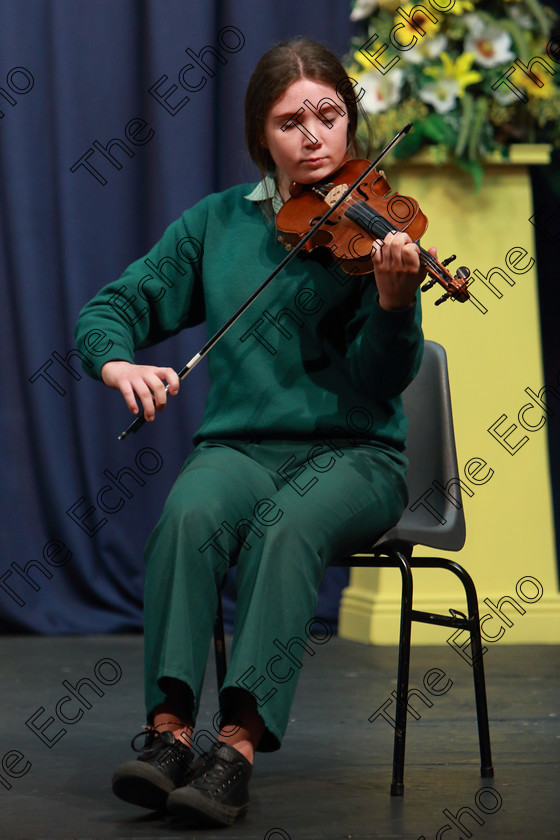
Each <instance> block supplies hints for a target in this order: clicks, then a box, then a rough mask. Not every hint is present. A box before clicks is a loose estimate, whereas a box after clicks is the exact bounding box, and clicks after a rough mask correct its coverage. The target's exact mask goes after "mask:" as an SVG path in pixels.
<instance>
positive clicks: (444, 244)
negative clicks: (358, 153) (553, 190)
mask: <svg viewBox="0 0 560 840" xmlns="http://www.w3.org/2000/svg"><path fill="white" fill-rule="evenodd" d="M531 162H532V161H531ZM387 176H388V179H389V183H390V184H391V187H392V188H393V189H397V190H398V191H399V192H400V193H402V194H404V195H411V196H413V197H415V198H416V199H417V200H418V201H419V203H420V206H421V208H422V210H423V211H424V212H425V213H426V215H427V216H428V218H429V228H428V231H427V233H426V234H425V236H424V237H423V240H422V245H423V246H424V247H425V248H428V247H430V246H432V245H435V246H436V247H437V248H438V256H439V259H440V260H442V259H445V258H446V257H448V256H449V255H450V254H451V253H455V254H457V260H456V262H454V263H453V264H452V265H451V266H450V269H453V268H454V267H455V266H459V265H466V266H468V267H469V268H470V270H471V274H472V276H473V278H474V279H473V282H472V287H471V290H472V295H473V302H467V303H463V304H461V303H456V302H454V301H447V302H445V303H444V304H442V305H441V306H438V307H435V306H434V300H435V299H436V298H438V297H439V296H440V294H441V293H442V290H441V289H440V287H439V286H437V287H434V288H433V289H431V290H430V291H429V292H427V293H426V294H424V295H423V311H424V331H425V335H426V337H427V338H430V339H433V340H434V341H438V342H439V343H441V344H442V345H443V346H444V347H445V348H446V350H447V354H448V362H449V371H450V380H451V394H452V402H453V412H454V421H455V433H456V439H457V450H458V462H459V476H458V477H459V478H460V479H461V481H462V482H463V504H464V508H465V516H466V521H467V541H466V544H465V547H464V548H463V550H462V551H461V552H460V553H458V554H455V555H451V556H454V557H455V559H457V560H458V562H460V563H461V564H462V565H463V566H465V568H466V569H467V570H468V571H469V572H470V574H471V575H472V577H473V579H474V581H475V584H476V586H477V589H478V594H479V604H480V608H481V615H484V614H486V613H488V614H489V615H490V616H493V618H492V620H491V619H488V620H487V622H486V624H485V630H486V635H487V639H488V641H487V642H486V643H487V644H488V645H489V646H491V644H495V643H496V642H498V643H500V644H508V643H509V644H526V643H558V642H560V595H559V591H558V576H557V566H556V557H555V548H554V525H553V512H552V501H551V498H552V497H551V489H550V477H549V461H548V449H547V430H546V427H547V424H548V423H549V422H552V423H560V420H558V408H559V406H558V405H557V402H556V399H554V398H553V399H552V400H551V401H550V405H549V410H554V411H555V412H556V416H552V417H551V416H547V413H546V410H545V409H544V408H543V407H542V406H541V405H540V404H539V403H540V401H542V400H543V397H542V396H540V397H539V392H540V391H541V389H542V388H543V386H544V385H545V384H546V385H548V386H552V387H554V388H555V389H556V390H557V391H560V359H559V360H558V375H557V376H558V378H557V380H556V381H554V382H552V381H550V382H547V383H545V381H544V378H543V377H544V375H543V366H542V359H541V338H540V325H539V309H538V294H537V271H536V264H535V245H534V236H533V233H534V227H533V225H532V224H531V223H530V221H529V219H530V217H531V216H532V215H533V209H532V198H531V189H530V181H529V174H528V170H527V167H526V166H524V165H520V164H517V165H512V164H504V165H498V164H496V165H493V164H492V165H490V166H488V168H487V171H486V174H485V177H484V183H483V187H482V190H481V191H480V192H479V193H474V191H473V187H472V182H471V180H470V178H469V177H468V176H466V175H463V174H462V173H460V172H458V171H457V170H456V169H455V168H452V167H447V166H446V167H434V166H431V165H428V164H426V165H416V166H407V167H402V166H401V167H400V170H399V172H398V173H397V172H396V170H395V172H394V173H393V171H391V170H390V169H389V167H387ZM474 298H476V300H475V299H474ZM526 389H531V391H532V394H533V395H530V394H528V393H526ZM544 399H545V401H546V398H544ZM510 427H511V431H509V432H508V430H509V429H510ZM492 428H493V433H490V432H489V431H488V430H489V429H492ZM472 459H479V460H480V464H479V472H477V473H475V472H474V471H473V468H472V466H471V467H470V468H467V469H466V470H465V467H466V465H467V464H471V465H472V464H474V462H473V460H472ZM483 462H485V464H486V466H483ZM473 477H474V479H473ZM429 486H430V485H429V484H428V485H427V487H426V489H428V487H429ZM434 492H437V491H434ZM412 502H414V499H411V500H410V503H412ZM415 553H416V554H418V555H421V554H423V553H425V554H431V555H432V556H438V555H439V556H450V555H449V554H447V555H446V554H445V553H442V552H437V551H435V550H432V549H424V548H423V547H422V546H418V547H417V549H416V552H415ZM531 579H533V581H532V580H531ZM534 581H536V583H535V582H534ZM541 593H542V594H541ZM504 595H507V596H510V600H509V601H508V602H507V603H506V602H503V604H502V608H503V613H505V614H506V619H504V617H503V614H502V616H501V617H500V616H498V615H496V614H495V613H493V611H492V609H491V607H490V606H489V604H487V603H485V600H486V599H487V600H489V601H490V602H492V604H493V605H497V606H499V605H498V601H499V600H500V598H502V596H504ZM414 603H415V608H416V609H419V610H427V611H429V610H432V611H434V610H435V611H438V612H443V613H447V611H448V609H449V608H450V607H452V608H455V609H461V610H464V606H463V605H464V600H463V598H462V595H461V587H460V584H458V583H455V581H454V577H453V576H452V575H450V574H449V573H444V572H441V571H431V570H418V571H416V572H415V598H414ZM399 616H400V573H399V572H398V571H396V570H394V569H380V570H377V569H356V570H353V571H352V572H351V579H350V585H349V586H348V587H347V588H346V589H345V590H344V593H343V597H342V601H341V607H340V616H339V620H340V628H339V633H340V635H341V636H343V637H344V638H349V639H355V640H357V641H363V642H370V643H375V644H396V643H397V639H398V626H399ZM508 618H509V622H508V620H507V619H508ZM500 628H502V630H501V629H500ZM413 633H414V641H415V643H417V644H441V643H442V640H444V639H445V638H446V637H448V636H449V635H450V632H449V631H446V630H444V629H442V628H437V627H429V626H427V625H422V624H415V625H414V631H413ZM491 636H497V637H498V638H497V639H496V641H494V642H491V641H490V638H489V637H491ZM464 638H466V636H465V637H464ZM459 641H462V639H459V638H458V639H457V642H459Z"/></svg>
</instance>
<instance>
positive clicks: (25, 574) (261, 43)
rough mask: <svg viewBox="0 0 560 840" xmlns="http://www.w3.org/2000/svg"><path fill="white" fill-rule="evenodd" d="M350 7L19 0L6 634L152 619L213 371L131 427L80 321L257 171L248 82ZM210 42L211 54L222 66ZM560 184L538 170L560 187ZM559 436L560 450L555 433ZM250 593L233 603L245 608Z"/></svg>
mask: <svg viewBox="0 0 560 840" xmlns="http://www.w3.org/2000/svg"><path fill="white" fill-rule="evenodd" d="M348 5H349V4H348V3H347V2H345V0H342V1H339V0H306V2H304V3H302V2H291V0H289V1H288V2H287V1H286V0H285V1H284V2H281V3H279V2H277V1H276V0H50V1H49V0H3V2H2V4H0V112H1V113H0V214H1V215H0V249H1V250H0V279H1V284H2V291H1V294H2V329H1V333H0V334H1V347H0V350H1V353H2V356H1V359H2V366H1V367H2V406H3V407H2V411H1V415H0V422H1V424H2V425H1V442H2V453H1V466H2V482H1V487H2V505H1V517H2V537H1V541H0V545H1V547H2V553H1V561H0V630H2V631H4V632H7V631H11V632H22V633H25V632H33V633H44V634H71V633H113V632H123V631H137V630H140V628H141V626H142V612H141V611H142V595H143V572H144V564H143V545H144V542H145V540H146V538H147V536H148V534H149V532H150V530H151V528H152V526H153V525H154V523H155V522H156V520H157V518H158V515H159V512H160V510H161V507H162V504H163V501H164V499H165V497H166V495H167V492H168V490H169V488H170V487H171V484H172V483H173V481H174V479H175V476H176V474H177V472H178V469H179V467H180V465H181V464H182V462H183V460H184V458H185V457H186V455H187V454H188V453H189V451H190V450H191V448H192V443H191V439H192V435H193V433H194V431H195V430H196V428H197V427H198V423H199V420H200V417H201V414H202V409H203V404H204V398H205V393H206V388H207V380H206V376H205V370H204V368H203V365H200V366H199V367H198V368H197V369H196V371H195V372H193V374H192V375H191V376H189V378H188V380H186V382H185V383H184V384H183V388H182V393H181V396H180V397H179V398H178V399H175V400H173V404H172V406H171V407H170V409H169V410H168V411H166V412H164V413H163V414H162V415H159V416H158V418H157V422H156V423H155V424H154V425H152V426H149V427H145V428H144V429H142V430H141V432H140V433H139V434H138V435H136V436H130V437H129V438H127V439H126V441H124V442H118V441H117V439H116V436H117V434H118V433H119V432H120V431H121V430H122V429H123V428H124V427H125V426H127V425H128V423H129V421H130V415H129V414H128V412H127V410H126V408H125V406H124V403H123V401H122V399H121V397H120V395H118V394H117V393H116V392H113V391H109V390H108V389H106V388H104V387H103V386H102V385H100V384H98V383H95V382H94V381H93V380H91V379H90V378H88V377H86V376H85V375H84V374H83V372H82V369H81V366H80V363H79V358H78V357H77V355H76V352H75V351H74V340H73V329H74V324H75V320H76V316H77V314H78V312H79V310H80V308H81V307H82V305H83V304H84V303H85V302H86V301H87V300H88V299H89V298H91V297H92V296H93V295H94V294H95V292H96V291H97V290H98V289H99V288H100V287H101V286H102V285H104V284H105V283H107V282H109V281H110V280H112V279H113V278H116V277H118V276H119V275H120V273H121V272H122V271H123V269H124V268H125V267H126V266H127V265H128V264H129V263H130V262H132V261H133V260H134V259H136V258H138V257H139V256H142V255H143V254H145V253H146V251H147V250H148V249H149V248H150V246H151V245H152V244H153V243H154V242H155V241H156V240H157V239H158V238H159V237H160V236H161V234H162V232H163V230H164V229H165V227H166V225H167V224H169V223H170V222H171V221H173V220H174V219H175V218H177V217H178V216H179V215H180V214H181V212H182V211H183V210H184V209H185V208H186V207H188V206H190V205H192V204H193V203H195V202H196V201H198V200H199V199H200V198H202V197H203V196H205V195H206V194H208V193H209V192H212V191H216V190H222V189H225V188H227V187H229V186H231V185H233V184H235V183H238V182H244V181H251V180H254V179H255V178H256V171H255V169H254V168H253V166H252V165H251V164H250V161H249V158H248V156H247V154H246V152H245V151H244V143H243V96H244V91H245V87H246V84H247V81H248V79H249V76H250V74H251V71H252V69H253V67H254V65H255V63H256V61H257V60H258V58H259V57H260V55H261V54H262V53H263V52H264V51H265V50H266V49H268V48H269V47H270V46H272V45H273V44H274V43H276V42H278V41H280V40H283V39H285V38H287V37H292V36H296V35H308V36H311V37H314V38H316V39H318V40H321V41H323V42H325V43H327V44H328V45H329V46H330V47H331V48H332V49H333V50H335V51H336V52H337V53H338V54H340V55H342V54H344V53H345V52H346V50H347V48H348V44H349V39H350V35H351V34H352V33H353V32H354V31H355V28H354V27H353V25H351V24H350V21H349V18H348V14H349V8H348ZM205 47H213V48H218V49H220V52H221V53H222V55H223V56H225V63H224V64H220V63H217V64H216V63H215V62H214V60H213V59H212V56H210V55H208V54H207V55H206V56H204V55H202V54H201V50H203V48H205ZM187 50H188V51H189V52H186V51H187ZM196 56H201V60H203V61H206V62H207V63H208V65H209V66H210V68H211V69H210V70H209V71H204V72H203V70H202V69H201V68H200V66H199V64H198V60H197V58H196ZM189 62H190V63H193V64H194V65H195V68H198V72H197V70H196V69H192V70H190V71H188V73H187V71H185V75H184V76H183V80H186V81H187V84H188V85H190V87H191V88H195V87H196V86H197V84H198V80H199V79H201V82H200V89H198V90H193V89H191V90H190V91H187V90H186V89H185V88H184V87H182V86H181V85H180V81H179V72H180V71H181V68H184V67H185V64H187V63H189ZM214 68H215V70H214ZM202 77H204V78H205V81H204V83H202ZM539 177H540V176H539ZM550 184H551V181H550V180H547V179H543V178H542V177H540V180H539V181H538V183H537V184H536V186H537V188H538V189H539V190H540V191H541V194H542V195H543V196H544V198H545V199H547V200H548V199H550V197H551V196H553V194H552V193H547V190H550V188H551V187H550ZM553 197H554V196H553ZM555 201H556V202H557V201H558V199H557V197H556V198H555ZM539 236H540V235H539ZM540 238H541V240H542V241H541V242H540V245H539V247H540V248H541V251H540V252H539V254H540V259H539V266H540V267H542V270H543V272H544V271H549V272H550V268H549V266H552V265H554V263H555V250H554V249H555V248H556V244H557V243H556V244H554V245H551V244H550V242H549V241H548V240H546V241H545V237H544V236H542V237H540ZM547 249H548V250H547ZM547 279H548V280H549V282H548V283H547V285H546V291H543V292H542V294H543V295H545V297H544V298H543V304H542V306H543V313H548V314H547V315H546V318H545V320H544V335H545V359H546V360H547V368H548V369H549V370H550V371H552V372H555V371H556V368H557V361H558V358H559V354H558V339H557V335H558V330H557V326H556V324H557V318H558V315H557V312H558V309H557V308H556V309H555V308H554V305H553V304H554V303H555V302H557V299H558V292H557V291H556V289H557V282H556V277H555V275H554V276H553V275H552V274H551V273H549V274H548V275H547ZM547 295H548V297H547ZM554 295H555V296H556V300H554V297H553V296H554ZM552 317H554V322H553V321H552ZM204 340H205V336H204V332H203V330H202V329H193V330H190V331H188V332H186V333H183V334H182V335H181V336H178V337H176V338H174V339H171V340H169V341H168V342H166V343H164V344H161V345H158V346H157V347H156V348H152V349H151V350H149V351H144V352H143V353H141V354H139V357H138V358H139V360H145V361H146V362H150V363H156V364H163V365H171V366H173V367H175V368H176V369H178V368H180V367H182V366H183V364H184V363H185V361H186V360H187V359H189V358H190V357H191V356H192V355H193V354H194V353H195V352H196V351H197V350H198V349H199V348H200V346H201V345H202V344H203V342H204ZM546 342H549V345H547V344H546ZM547 346H549V347H550V348H551V352H548V353H547V349H546V348H547ZM554 359H555V360H556V367H555V363H554ZM232 376H235V371H234V370H232ZM547 381H549V379H548V378H547ZM550 381H552V376H551V377H550ZM551 447H552V457H553V459H554V463H556V464H558V463H559V462H560V451H559V449H558V446H557V444H556V443H555V442H554V441H553V440H552V439H551ZM123 471H124V472H123ZM553 473H555V474H556V475H557V474H558V473H557V471H555V470H553ZM116 481H120V482H121V483H122V485H124V486H125V487H126V493H124V494H123V505H122V507H121V508H120V510H118V511H116V512H115V513H113V514H106V513H103V512H102V511H101V510H100V509H99V506H98V505H97V504H96V497H97V494H98V492H99V491H100V490H101V488H102V487H103V486H104V485H107V484H109V483H112V482H116ZM555 493H556V497H557V498H558V496H559V495H560V488H558V486H557V485H556V486H555ZM113 498H116V497H113ZM89 508H91V510H90V512H89V513H88V509H89ZM345 575H346V573H345V572H344V571H343V570H331V571H330V572H329V574H328V577H327V578H326V581H325V583H324V585H323V588H322V591H321V598H320V602H319V606H318V610H317V612H318V614H319V615H322V616H325V617H328V618H329V619H332V620H335V619H336V613H337V607H338V600H339V593H340V588H341V586H342V585H343V582H344V580H345ZM231 608H232V602H231V600H230V601H229V602H228V613H229V615H231Z"/></svg>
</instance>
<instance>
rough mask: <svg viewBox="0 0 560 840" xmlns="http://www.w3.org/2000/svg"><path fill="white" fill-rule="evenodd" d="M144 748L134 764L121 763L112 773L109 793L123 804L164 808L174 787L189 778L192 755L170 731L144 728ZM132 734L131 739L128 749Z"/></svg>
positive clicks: (155, 809) (186, 782) (186, 781)
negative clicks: (111, 790) (122, 801)
mask: <svg viewBox="0 0 560 840" xmlns="http://www.w3.org/2000/svg"><path fill="white" fill-rule="evenodd" d="M139 734H140V735H145V736H146V741H145V743H144V747H143V749H142V750H141V752H140V755H139V756H138V758H137V759H136V761H125V763H124V764H121V765H119V767H117V769H116V770H115V772H114V774H113V781H112V785H113V793H114V794H115V796H118V797H119V799H124V801H125V802H132V803H133V804H134V805H140V806H141V807H142V808H150V810H152V811H161V810H164V809H165V803H166V802H167V797H168V795H169V793H171V791H172V790H174V789H175V788H176V787H182V786H183V785H186V784H188V783H189V781H190V780H191V779H192V777H193V758H194V756H193V753H192V752H191V750H190V749H189V748H188V747H187V746H186V745H185V744H183V742H182V741H179V740H178V739H176V738H174V737H173V735H172V733H171V732H157V731H156V730H155V729H148V730H147V731H146V732H141V733H139ZM138 737H139V736H138V735H136V736H135V737H134V738H133V739H132V749H135V746H134V743H135V741H136V738H138Z"/></svg>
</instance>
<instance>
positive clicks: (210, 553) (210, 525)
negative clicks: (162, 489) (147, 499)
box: [145, 497, 238, 575]
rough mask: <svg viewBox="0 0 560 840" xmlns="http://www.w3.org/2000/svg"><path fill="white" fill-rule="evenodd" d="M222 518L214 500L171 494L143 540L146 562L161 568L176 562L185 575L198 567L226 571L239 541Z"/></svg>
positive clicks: (231, 563) (198, 568)
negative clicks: (200, 501) (196, 500)
mask: <svg viewBox="0 0 560 840" xmlns="http://www.w3.org/2000/svg"><path fill="white" fill-rule="evenodd" d="M223 518H224V515H223V507H222V506H221V505H220V504H219V503H218V502H217V501H214V502H213V501H212V500H209V501H208V502H205V504H204V505H201V504H193V503H192V502H191V503H185V502H184V501H182V500H181V499H180V498H173V497H170V498H169V499H168V500H167V502H166V504H165V506H164V509H163V512H162V514H161V517H160V519H159V521H158V523H157V524H156V526H155V528H154V530H153V531H152V533H151V534H150V537H149V538H148V542H147V543H146V549H145V556H146V563H147V564H148V566H149V565H150V564H151V562H157V565H158V569H159V570H160V571H161V565H162V563H168V564H172V565H175V564H177V563H178V562H179V563H180V564H181V565H182V566H183V567H184V570H185V572H186V573H187V574H188V573H189V572H190V571H192V572H195V571H198V572H200V570H201V568H206V569H207V570H208V571H211V572H213V573H214V574H218V575H220V574H225V573H226V572H227V570H228V569H229V568H230V566H232V565H233V563H234V562H235V559H236V555H237V550H238V543H237V541H236V540H235V539H234V538H233V537H232V535H231V534H229V533H228V531H227V529H226V528H224V523H223V522H222V520H223ZM226 525H227V523H226ZM156 558H157V559H156Z"/></svg>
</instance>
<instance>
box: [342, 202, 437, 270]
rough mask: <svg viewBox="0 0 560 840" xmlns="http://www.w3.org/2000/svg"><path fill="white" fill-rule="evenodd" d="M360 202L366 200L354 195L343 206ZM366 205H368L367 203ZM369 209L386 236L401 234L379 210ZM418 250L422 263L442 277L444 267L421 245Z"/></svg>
mask: <svg viewBox="0 0 560 840" xmlns="http://www.w3.org/2000/svg"><path fill="white" fill-rule="evenodd" d="M360 201H362V202H363V201H364V200H363V199H362V198H357V197H355V196H353V195H350V196H348V198H347V199H346V200H345V201H344V202H343V204H357V203H358V202H360ZM364 203H366V204H367V202H364ZM368 207H369V205H368ZM369 209H370V210H371V212H372V213H374V214H375V215H376V217H377V221H378V223H379V228H380V229H381V230H382V231H383V232H384V236H386V235H387V234H388V233H399V231H398V230H397V229H396V228H395V227H394V226H393V225H391V224H390V222H389V221H388V220H387V219H385V217H384V216H382V215H381V214H380V213H378V212H377V210H374V209H373V208H371V207H369ZM401 232H402V231H401ZM405 232H406V231H405ZM416 244H418V243H416ZM418 248H419V249H420V257H421V258H423V260H422V259H421V260H420V261H421V262H423V264H424V265H425V266H426V267H427V268H431V270H432V271H433V272H435V273H436V274H439V275H440V276H441V273H440V269H441V268H442V266H441V265H440V263H439V262H438V261H437V260H436V259H435V258H434V257H432V255H431V254H430V253H429V252H428V251H426V250H425V249H424V248H423V247H422V246H421V245H418Z"/></svg>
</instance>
